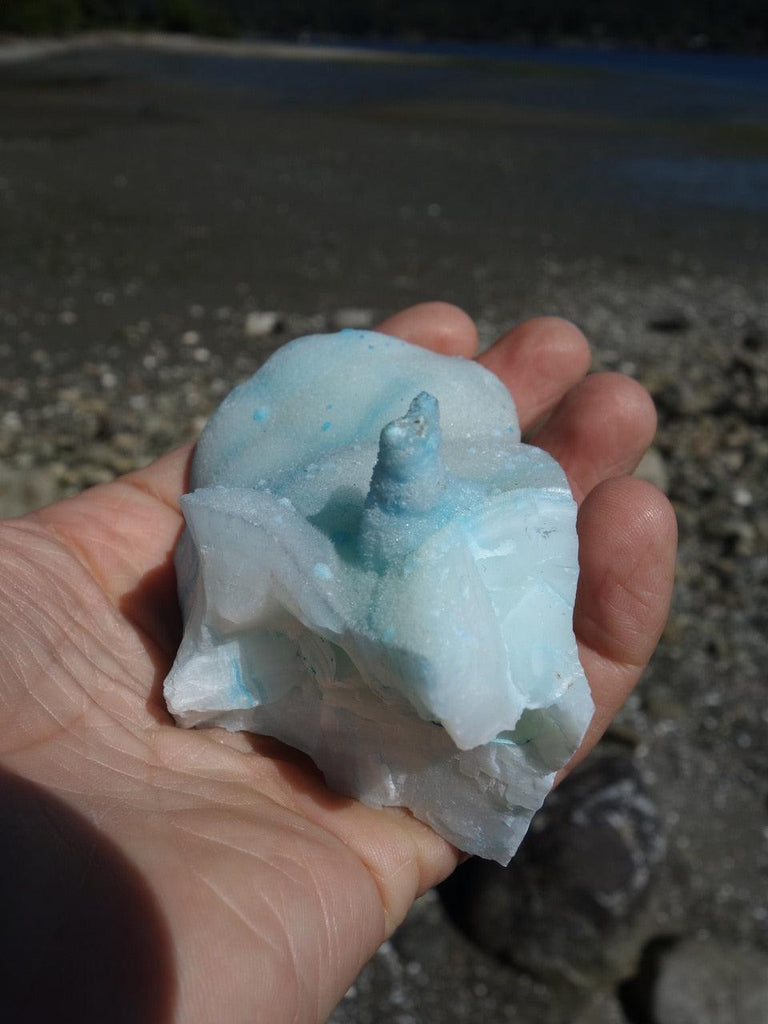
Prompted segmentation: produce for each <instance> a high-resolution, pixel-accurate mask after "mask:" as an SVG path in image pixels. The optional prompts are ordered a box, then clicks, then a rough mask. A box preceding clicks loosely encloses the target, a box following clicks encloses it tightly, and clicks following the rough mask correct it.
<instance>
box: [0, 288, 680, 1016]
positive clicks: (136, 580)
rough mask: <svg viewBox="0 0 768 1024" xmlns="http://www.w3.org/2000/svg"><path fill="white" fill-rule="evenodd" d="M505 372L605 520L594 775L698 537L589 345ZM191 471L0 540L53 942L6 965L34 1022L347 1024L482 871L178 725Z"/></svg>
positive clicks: (404, 823)
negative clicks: (692, 537) (679, 545)
mask: <svg viewBox="0 0 768 1024" xmlns="http://www.w3.org/2000/svg"><path fill="white" fill-rule="evenodd" d="M382 329H383V330H385V331H386V332H388V333H391V334H396V335H398V336H400V337H403V338H405V339H407V340H410V341H412V342H414V343H416V344H422V345H425V346H428V347H430V348H434V349H437V350H439V351H443V352H447V353H450V354H461V355H465V356H472V355H474V352H475V349H476V344H477V338H476V333H475V330H474V327H473V325H472V324H471V322H470V321H469V319H468V318H467V317H466V316H465V315H464V314H462V313H461V312H460V311H459V310H457V309H455V308H454V307H450V306H446V305H444V304H436V303H433V304H425V305H422V306H417V307H414V308H412V309H410V310H406V311H405V312H403V313H400V314H398V315H397V316H395V317H392V318H391V319H390V320H388V321H387V322H386V323H385V324H384V325H382ZM480 361H481V362H482V363H483V364H484V365H485V366H487V367H488V368H489V369H491V370H493V371H494V372H495V373H496V374H498V376H499V377H501V379H502V380H503V381H504V382H505V383H506V384H507V385H508V386H509V388H510V390H511V391H512V394H513V397H514V398H515V401H516V403H517V406H518V410H519V414H520V420H521V423H522V425H523V428H524V429H525V428H530V426H531V425H532V424H536V423H543V425H542V426H541V427H540V428H539V429H538V431H537V432H536V434H535V443H536V444H540V445H541V446H542V447H544V448H546V449H547V450H548V451H549V452H551V453H552V454H553V455H554V456H555V458H557V459H558V461H559V462H560V463H561V464H562V465H563V466H564V468H565V470H566V472H567V473H568V476H569V479H570V481H571V485H572V488H573V490H574V494H575V496H576V497H577V499H578V500H579V501H581V502H582V505H581V510H580V513H579V533H580V549H581V553H580V561H581V576H580V582H579V589H578V597H577V607H576V610H575V614H574V624H575V629H576V633H577V637H578V639H579V643H580V651H581V658H582V663H583V665H584V669H585V671H586V673H587V676H588V678H589V680H590V684H591V686H592V691H593V695H594V699H595V704H596V707H597V712H596V716H595V721H594V723H593V726H592V728H591V730H590V733H589V735H588V737H587V740H586V741H585V744H584V746H583V748H582V749H583V751H584V752H585V751H586V750H588V749H589V747H591V746H592V745H593V744H594V743H595V741H596V740H597V738H598V737H599V735H600V734H601V733H602V731H603V730H604V728H605V727H606V725H607V724H608V722H609V721H610V719H611V717H612V716H613V714H614V713H615V712H616V710H617V709H618V708H619V707H620V706H621V704H622V703H623V701H624V700H625V699H626V696H627V695H628V693H629V692H630V690H631V688H632V686H633V685H634V684H635V682H636V681H637V679H638V678H639V675H640V673H641V671H642V669H643V666H644V665H645V663H646V662H647V660H648V658H649V656H650V654H651V653H652V651H653V649H654V647H655V644H656V642H657V640H658V636H659V633H660V631H661V629H662V627H663V624H664V621H665V618H666V614H667V608H668V602H669V595H670V590H671V580H672V572H673V562H674V547H675V524H674V517H673V515H672V512H671V509H670V507H669V504H668V503H667V502H666V500H665V499H664V497H663V496H662V495H661V494H659V493H658V492H657V491H655V490H654V489H653V488H652V487H651V486H650V485H647V484H644V483H642V482H640V481H638V480H635V479H632V478H629V477H627V476H626V475H625V474H627V473H629V472H631V471H632V469H633V468H634V466H635V465H636V463H637V462H638V460H639V459H640V457H641V455H642V453H643V451H644V450H645V448H646V447H647V445H648V443H649V442H650V439H651V437H652V435H653V431H654V429H655V416H654V412H653V407H652V405H651V402H650V399H649V398H648V396H647V395H646V394H645V392H644V391H643V390H642V388H640V387H639V385H637V384H635V383H633V382H632V381H630V380H628V379H627V378H624V377H620V376H618V375H615V374H598V375H594V376H591V377H586V378H585V374H586V372H587V369H588V366H589V353H588V349H587V345H586V342H585V341H584V339H583V337H582V336H581V334H580V333H579V332H578V331H577V330H576V329H575V328H574V327H572V326H571V325H569V324H567V323H565V322H563V321H559V320H554V319H540V320H533V321H529V322H528V323H526V324H523V325H521V326H520V327H517V328H516V329H515V330H513V331H511V332H510V333H509V334H508V335H506V336H505V337H504V338H502V339H501V340H500V341H499V342H497V343H496V345H495V346H493V348H491V349H490V350H488V351H487V352H486V353H484V354H483V355H482V356H481V357H480ZM189 457H190V450H189V449H183V450H180V451H177V452H174V453H172V454H170V455H167V456H165V457H164V458H162V459H160V460H158V461H157V462H155V463H153V464H152V465H151V466H149V467H148V468H147V469H144V470H141V471H139V472H136V473H132V474H129V475H128V476H126V477H123V478H121V479H120V480H117V481H115V482H114V483H111V484H106V485H102V486H99V487H96V488H94V489H92V490H90V491H88V492H86V493H84V494H82V495H80V496H78V497H76V498H73V499H70V500H68V501H64V502H60V503H58V504H56V505H53V506H50V507H49V508H46V509H43V510H42V511H40V512H37V513H34V514H31V515H29V516H25V517H22V518H21V519H17V520H11V521H7V522H5V523H1V524H0V579H2V581H3V585H2V588H0V802H2V804H3V806H5V807H6V808H10V809H11V810H9V811H8V812H7V813H4V814H3V815H2V816H0V817H1V820H0V827H2V830H3V832H4V835H5V836H6V840H5V841H4V842H0V857H3V858H10V861H11V862H12V863H13V865H14V871H15V872H16V874H15V876H14V877H15V878H16V880H17V881H16V883H15V889H13V891H12V889H11V885H10V883H7V882H6V887H5V888H6V890H7V891H8V893H9V896H8V898H9V899H11V900H13V899H14V898H17V897H16V896H15V895H14V893H21V894H22V895H19V896H18V898H17V902H18V903H19V907H20V908H21V911H22V912H23V913H24V914H25V915H26V917H27V918H29V919H30V920H31V923H29V921H27V923H26V924H25V926H24V928H20V926H19V928H20V930H18V929H17V931H18V934H19V935H21V939H20V940H19V941H18V942H17V943H16V944H15V946H14V948H13V950H12V951H11V952H10V953H9V952H8V951H6V950H3V956H4V959H5V961H6V967H5V971H6V973H7V974H8V979H9V980H8V984H9V985H10V991H11V993H12V1005H14V1004H13V999H15V1000H16V1004H15V1005H16V1006H17V1008H18V1014H19V1016H16V1017H13V1019H14V1020H22V1019H25V1018H24V1016H23V1014H24V1013H25V1012H26V1013H27V1014H28V1016H27V1018H26V1019H29V1020H36V1019H47V1018H43V1017H39V1018H38V1017H35V1016H34V1012H35V1007H39V1006H50V1007H52V1008H55V1009H56V1011H57V1012H56V1018H55V1019H77V1020H89V1021H90V1020H99V1021H104V1020H110V1021H119V1020H125V1021H141V1022H146V1024H155V1022H157V1024H159V1022H161V1021H167V1020H173V1019H176V1020H180V1021H184V1022H185V1024H186V1022H210V1021H227V1022H240V1021H243V1022H245V1021H266V1022H269V1024H282V1022H288V1021H292V1022H297V1024H305V1022H307V1024H309V1022H319V1021H323V1020H325V1019H326V1018H327V1016H328V1015H329V1013H330V1012H331V1010H332V1008H333V1006H334V1005H335V1003H336V1002H337V1001H338V1000H339V999H340V998H341V996H342V995H343V993H344V991H345V989H346V988H347V987H348V986H349V984H350V983H351V981H352V980H353V978H354V976H355V974H356V973H357V972H358V971H359V969H360V967H361V966H362V965H363V963H364V962H365V961H366V960H367V959H368V958H369V957H370V956H371V955H372V953H373V952H374V951H375V949H376V948H377V946H378V945H379V944H380V943H381V942H382V941H383V939H384V938H385V937H386V936H387V935H388V934H389V933H390V932H391V931H392V930H393V929H394V928H395V927H396V926H397V925H398V923H399V922H400V921H401V920H402V919H403V917H404V915H405V913H406V912H407V910H408V908H409V906H410V904H411V903H412V901H413V899H414V898H415V897H416V896H417V895H418V894H419V893H420V892H422V891H424V890H425V889H426V888H428V887H429V886H431V885H434V884H435V883H437V882H438V881H440V880H441V879H442V878H444V877H445V876H446V875H447V874H448V873H449V872H450V871H451V870H452V868H453V867H454V866H455V864H456V861H457V856H458V855H457V853H456V851H455V850H454V849H453V848H452V847H451V846H449V844H448V843H446V842H445V841H444V840H442V839H440V838H439V837H437V836H436V835H435V834H434V833H433V832H432V831H431V830H430V829H429V828H428V827H427V826H426V825H424V824H422V823H421V822H419V821H416V820H415V819H413V818H412V817H411V816H410V815H409V814H408V813H407V812H405V811H402V810H398V809H391V808H390V809H385V810H372V809H370V808H368V807H365V806H364V805H362V804H360V803H358V802H356V801H354V800H350V799H347V798H343V797H339V796H336V795H334V794H332V793H331V792H330V791H329V790H327V789H326V788H325V786H324V784H323V780H322V777H321V776H320V775H319V774H318V773H317V771H316V770H315V769H314V768H313V766H312V765H311V764H310V763H309V761H308V760H307V759H306V758H304V757H303V756H301V755H299V754H296V753H295V752H293V751H291V750H289V749H288V748H286V747H284V746H282V745H281V744H278V743H276V742H274V741H271V740H267V739H263V738H258V737H252V736H246V735H241V734H228V733H224V732H222V731H220V730H215V729H214V730H209V731H201V732H185V731H182V730H180V729H177V728H175V727H174V725H173V723H172V721H171V720H170V718H169V716H168V714H167V712H166V711H165V709H164V706H163V703H162V698H161V686H162V680H163V678H164V676H165V674H166V672H167V670H168V668H169V667H170V664H171V661H172V658H173V655H174V653H175V648H176V645H177V644H178V640H179V635H180V624H179V620H178V612H177V611H176V600H175V581H174V574H173V568H172V556H173V549H174V546H175V543H176V541H177V539H178V536H179V533H180V530H181V528H182V519H181V516H180V514H179V511H178V498H179V495H180V494H181V493H182V492H183V490H184V488H185V479H186V472H187V467H188V462H189ZM580 753H581V752H580ZM9 822H10V825H9ZM9 828H10V831H9ZM14 828H15V830H16V831H14ZM9 837H10V838H9ZM19 851H21V852H19ZM14 858H15V859H14ZM0 867H2V869H3V870H2V872H0V874H2V875H3V876H4V877H6V879H7V878H8V869H7V866H5V865H4V864H0ZM3 891H4V890H2V888H0V895H2V894H3ZM22 896H23V899H22ZM96 905H98V906H96ZM25 929H26V930H25ZM43 934H44V935H45V941H42V942H41V941H40V935H43ZM25 936H26V938H25ZM25 942H26V945H25ZM113 961H118V962H117V963H113ZM73 972H74V973H73ZM73 977H74V978H75V980H74V981H73ZM46 1000H47V1001H46ZM67 1000H70V1001H74V1002H75V1003H77V1007H71V1006H69V1005H67ZM72 1009H75V1010H76V1012H78V1015H77V1016H73V1015H72V1014H71V1011H72ZM51 1019H54V1018H53V1017H52V1018H51Z"/></svg>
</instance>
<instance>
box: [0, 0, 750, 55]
mask: <svg viewBox="0 0 768 1024" xmlns="http://www.w3.org/2000/svg"><path fill="white" fill-rule="evenodd" d="M115 26H120V27H130V28H142V27H144V28H150V27H153V28H161V29H166V30H169V31H182V32H199V33H209V34H214V35H237V34H241V33H248V32H251V33H262V34H266V35H273V36H281V37H296V36H300V35H304V36H305V35H307V34H310V35H315V36H319V37H331V36H355V37H367V38H412V39H413V38H415V39H462V40H495V41H505V40H517V41H528V42H534V43H547V42H560V41H563V40H568V39H576V38H578V39H583V40H587V41H590V40H591V41H599V40H603V39H607V40H612V41H616V42H623V43H632V44H639V45H645V46H654V47H678V48H680V47H682V48H690V47H695V48H698V49H738V50H753V51H756V50H765V49H766V48H768V3H766V0H688V2H685V0H680V2H677V3H675V2H670V0H634V2H627V3H624V4H617V3H616V2H615V0H411V2H410V3H408V4H403V5H397V6H396V5H393V4H391V3H390V2H389V0H0V32H3V31H4V32H22V33H46V32H48V33H50V32H53V33H61V32H70V31H74V30H77V29H83V28H97V27H115Z"/></svg>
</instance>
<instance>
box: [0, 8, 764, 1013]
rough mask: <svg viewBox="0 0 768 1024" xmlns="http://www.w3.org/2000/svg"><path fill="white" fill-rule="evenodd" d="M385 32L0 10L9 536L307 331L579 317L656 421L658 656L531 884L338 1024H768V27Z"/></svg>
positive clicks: (183, 14)
mask: <svg viewBox="0 0 768 1024" xmlns="http://www.w3.org/2000/svg"><path fill="white" fill-rule="evenodd" d="M390 6H391V5H385V4H383V3H381V2H378V0H368V2H367V3H352V2H348V3H338V2H337V3H331V0H316V2H314V3H311V2H310V0H293V2H291V3H278V2H270V3H261V4H259V5H251V4H248V3H246V0H230V2H228V3H227V2H221V3H213V2H204V0H162V2H160V0H157V2H154V3H153V2H151V0H145V2H141V0H115V2H109V0H8V2H7V3H5V4H4V5H3V6H2V8H0V254H1V258H0V513H2V514H4V515H13V514H18V513H20V512H23V511H24V510H26V509H28V508H31V507H34V506H36V505H40V504H43V503H46V502H48V501H51V500H54V499H56V498H58V497H60V496H62V495H66V494H71V493H75V492H76V491H78V490H79V489H81V488H82V487H85V486H88V485H90V484H93V483H96V482H99V481H102V480H108V479H111V478H112V477H113V476H114V475H116V474H118V473H121V472H124V471H126V470H128V469H131V468H134V467H136V466H139V465H143V464H145V463H146V462H147V461H149V460H150V459H151V458H153V457H154V456H156V455H158V454H160V453H161V452H163V451H165V450H167V449H168V448H169V447H170V446H172V445H175V444H177V443H179V442H181V441H183V440H185V439H188V438H190V437H194V436H195V435H196V433H197V432H198V431H199V430H200V429H201V428H202V425H203V424H204V422H205V419H206V417H207V416H208V415H209V414H210V413H211V412H212V410H213V409H214V408H215V407H216V405H217V404H218V402H219V401H220V400H221V398H222V397H223V395H224V394H226V393H227V392H228V391H229V389H230V388H231V387H232V386H233V385H234V384H235V383H237V382H238V381H239V380H241V379H243V378H244V377H245V376H247V375H250V374H251V373H252V372H254V371H255V369H256V368H257V367H258V366H259V365H260V363H261V362H262V361H263V360H264V358H266V356H267V355H268V354H269V352H271V351H272V350H273V349H274V348H275V347H277V346H278V345H279V344H282V343H283V342H284V341H286V340H288V339H289V338H291V337H295V336H297V335H300V334H304V333H309V332H311V331H318V330H326V329H335V328H338V327H345V326H363V327H368V326H373V325H374V324H375V323H376V321H377V320H378V319H380V318H383V317H384V316H386V315H387V314H389V313H391V312H393V311H395V310H396V309H398V308H402V307H404V306H406V305H410V304H412V303H414V302H417V301H421V300H426V299H436V298H439V299H446V300H448V301H452V302H456V303H458V304H460V305H462V306H464V307H465V308H466V309H467V310H468V311H469V312H470V313H471V314H472V315H473V316H474V317H475V319H476V320H477V322H478V324H479V327H480V332H481V337H482V339H483V343H484V344H488V343H490V342H491V341H492V340H493V339H494V337H495V336H497V335H498V334H499V333H500V332H501V331H503V330H504V329H506V328H507V327H509V326H510V325H512V324H513V323H515V322H517V321H519V320H521V319H523V318H525V317H528V316H532V315H537V314H557V315H561V316H565V317H568V318H569V319H571V320H573V321H575V322H576V323H577V324H578V325H579V326H580V327H581V328H582V329H583V330H584V331H585V333H586V334H587V336H588V337H589V338H590V340H591V341H592V343H593V345H594V352H595V369H618V370H621V371H622V372H625V373H629V374H631V375H633V376H635V377H636V378H638V379H639V380H640V381H642V382H643V383H644V384H645V385H646V387H648V388H649V390H650V391H651V393H652V394H653V396H654V398H655V400H656V403H657V406H658V409H659V417H660V426H659V433H658V437H657V440H656V443H655V445H654V448H653V449H652V451H651V453H650V454H649V456H648V457H647V459H646V460H645V462H644V464H643V466H642V467H641V473H642V474H643V475H644V476H646V477H647V478H648V479H651V480H652V481H653V482H654V483H656V484H657V486H659V487H660V488H661V489H662V490H664V491H665V492H666V493H667V494H668V495H669V497H670V499H671V500H672V502H673V504H674V506H675V509H676V512H677V515H678V519H679V523H680V530H681V548H680V559H679V571H678V584H677V589H676V595H675V603H674V607H673V611H672V616H671V619H670V622H669V626H668V628H667V631H666V634H665V636H664V639H663V642H662V645H661V647H660V650H659V652H658V654H657V656H656V658H655V660H654V662H653V664H652V666H651V669H650V670H649V672H648V674H647V675H646V677H645V679H644V682H643V683H642V684H641V686H640V688H639V690H638V693H637V694H636V695H635V696H634V697H633V698H632V700H631V701H630V704H629V705H628V707H627V708H626V709H625V711H624V712H623V713H622V715H621V716H620V718H619V719H618V720H617V722H616V724H615V726H614V727H613V729H612V730H611V733H610V734H609V736H608V737H607V739H606V741H605V743H604V744H603V746H602V748H601V749H600V751H599V752H598V756H596V757H594V758H593V759H592V760H591V761H590V762H589V763H588V765H587V766H586V767H585V768H584V770H583V771H581V772H580V773H578V774H577V775H576V776H575V777H574V778H573V780H572V781H570V782H569V783H567V784H566V785H564V786H563V787H561V789H560V790H559V791H558V793H557V794H556V795H555V797H554V799H553V800H551V801H550V802H549V803H548V805H547V807H546V808H545V810H544V811H543V812H542V813H541V815H540V816H539V817H538V818H537V821H536V824H535V827H534V829H533V831H532V834H531V837H530V839H529V840H527V841H526V844H525V846H524V848H523V851H522V852H521V854H520V855H519V857H518V858H516V860H515V861H514V862H513V864H512V866H511V867H510V868H509V869H506V870H502V869H499V868H497V867H495V866H492V865H485V864H483V863H480V862H470V863H469V864H468V865H466V866H465V868H463V869H462V870H461V871H460V872H459V873H458V874H457V875H456V876H455V878H454V879H453V880H452V882H450V883H449V884H447V885H446V886H445V887H444V888H443V890H442V891H441V892H440V893H429V894H427V896H425V897H424V898H423V899H422V900H421V901H419V903H418V904H417V906H416V908H415V909H414V911H413V913H412V914H411V916H410V918H409V919H408V921H407V922H406V924H405V925H404V926H403V927H402V928H401V929H400V930H399V932H398V933H397V934H396V935H395V936H394V938H393V939H392V941H391V942H389V943H387V944H385V946H384V947H383V948H382V950H381V951H380V953H379V954H377V956H376V957H375V958H374V960H373V961H372V962H371V964H370V965H369V966H368V967H367V968H366V969H365V970H364V971H363V973H362V974H361V976H360V978H359V979H358V980H357V982H356V984H355V986H354V987H353V988H352V989H351V990H350V992H349V993H348V994H347V997H346V998H345V999H344V1000H343V1001H342V1003H341V1004H340V1006H339V1008H338V1009H337V1010H336V1012H335V1015H334V1017H333V1018H332V1020H333V1022H334V1024H364V1022H377V1024H390V1022H391V1024H415V1022H421V1021H430V1022H431V1021H436V1022H446V1024H453V1022H456V1024H459V1022H469V1021H472V1022H475V1021H483V1022H496V1021H515V1022H518V1024H529V1022H530V1024H534V1022H535V1024H565V1022H574V1024H575V1022H577V1021H578V1022H581V1024H687V1022H689V1021H690V1022H696V1024H721V1022H726V1021H728V1022H734V1024H736V1022H738V1024H752V1022H755V1024H765V1022H766V1021H768V885H767V884H766V883H768V702H767V701H766V694H767V690H768V688H767V686H766V667H765V666H766V663H768V642H767V641H766V635H767V634H768V630H767V628H766V627H767V626H768V610H767V609H768V500H766V499H767V498H768V485H767V481H768V435H767V434H766V430H765V427H766V424H767V423H768V258H767V256H766V237H767V230H768V58H766V56H764V52H765V47H766V40H768V27H767V26H768V14H766V11H765V5H764V3H763V2H762V0H730V2H728V3H725V2H717V0H710V2H708V3H704V2H703V0H702V2H694V0H692V2H689V3H687V4H685V5H683V4H670V3H666V4H661V3H660V2H659V3H656V2H652V0H648V2H646V3H644V4H640V3H635V4H626V5H621V6H620V5H616V4H609V3H608V2H603V0H589V2H582V3H576V2H571V0H541V2H539V3H534V2H532V0H527V2H526V0H515V2H510V3H502V2H500V0H474V2H473V3H471V4H469V3H467V2H465V0H464V2H460V0H451V2H448V0H444V2H443V3H441V4H439V5H438V4H437V3H433V2H430V0H422V2H420V3H414V4H410V5H403V6H402V10H401V12H400V13H397V12H395V11H393V10H390Z"/></svg>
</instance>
